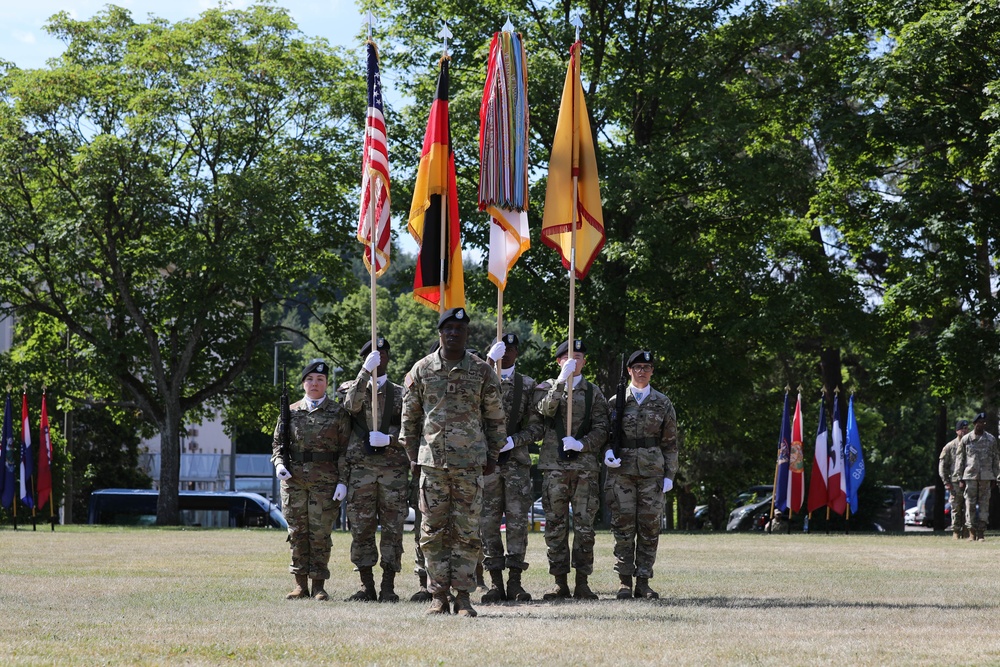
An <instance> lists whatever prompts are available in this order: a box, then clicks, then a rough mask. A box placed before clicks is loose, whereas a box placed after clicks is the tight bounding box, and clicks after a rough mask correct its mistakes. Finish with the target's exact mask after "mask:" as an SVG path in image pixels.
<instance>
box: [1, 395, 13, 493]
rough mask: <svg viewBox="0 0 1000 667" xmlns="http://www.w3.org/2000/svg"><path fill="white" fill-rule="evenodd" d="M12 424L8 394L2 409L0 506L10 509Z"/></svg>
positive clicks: (11, 490)
mask: <svg viewBox="0 0 1000 667" xmlns="http://www.w3.org/2000/svg"><path fill="white" fill-rule="evenodd" d="M14 485H15V482H14V424H13V422H12V421H11V414H10V394H7V401H6V403H5V404H4V408H3V491H2V492H0V505H2V506H3V507H4V508H5V509H10V508H11V507H12V506H13V505H14Z"/></svg>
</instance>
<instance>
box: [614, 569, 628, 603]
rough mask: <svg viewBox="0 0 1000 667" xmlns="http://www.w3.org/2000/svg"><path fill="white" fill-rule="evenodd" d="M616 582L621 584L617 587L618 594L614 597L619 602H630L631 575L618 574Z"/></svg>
mask: <svg viewBox="0 0 1000 667" xmlns="http://www.w3.org/2000/svg"><path fill="white" fill-rule="evenodd" d="M618 581H620V582H621V584H620V585H619V586H618V593H617V594H616V595H615V597H616V598H617V599H619V600H631V599H632V575H631V574H619V575H618Z"/></svg>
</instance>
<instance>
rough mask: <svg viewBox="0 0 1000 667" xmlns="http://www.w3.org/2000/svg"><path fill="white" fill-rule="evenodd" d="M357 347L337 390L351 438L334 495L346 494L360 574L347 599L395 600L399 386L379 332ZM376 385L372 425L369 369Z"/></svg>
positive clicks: (403, 474)
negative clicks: (352, 366) (353, 369)
mask: <svg viewBox="0 0 1000 667" xmlns="http://www.w3.org/2000/svg"><path fill="white" fill-rule="evenodd" d="M376 347H377V349H376V350H375V351H372V342H371V341H370V340H369V341H367V342H366V343H365V344H364V346H363V347H362V348H361V353H360V354H361V357H362V358H363V359H364V364H362V367H361V371H360V372H359V373H358V377H357V378H356V379H355V380H354V381H353V382H345V383H344V384H343V385H341V387H340V389H339V393H340V396H341V400H342V402H343V405H344V409H346V410H347V411H348V412H349V413H350V414H351V441H350V443H349V444H348V446H347V452H346V454H345V455H344V458H343V459H341V471H340V472H341V475H342V476H343V480H344V482H345V483H342V484H340V485H338V486H337V493H338V495H340V496H341V497H343V495H344V494H346V497H347V520H348V522H349V523H350V525H351V562H352V563H354V565H355V567H357V568H358V572H359V573H360V575H361V588H360V589H359V590H358V592H357V593H355V594H354V595H352V596H351V597H349V598H348V600H358V601H373V600H376V599H377V600H378V601H379V602H398V601H399V596H397V595H396V591H395V579H396V573H397V572H399V571H400V569H402V556H403V523H404V522H405V521H406V513H407V504H406V501H407V476H408V475H409V472H410V460H409V458H407V456H406V451H404V450H403V447H402V446H401V445H400V444H399V425H400V415H401V414H402V411H403V387H402V386H400V385H398V384H393V383H392V382H389V379H388V377H387V376H386V369H387V368H388V367H389V341H387V340H386V339H385V338H383V337H382V336H379V337H378V338H377V340H376ZM373 372H374V373H376V374H377V375H376V378H377V380H376V381H377V382H378V385H379V389H378V420H379V423H378V427H377V428H376V427H375V425H374V424H372V389H371V379H372V373H373ZM379 526H382V538H381V541H380V543H381V547H382V548H381V552H382V553H381V563H380V565H381V567H382V583H381V586H380V587H379V592H378V595H377V596H376V594H375V576H374V574H373V573H372V568H373V567H375V564H376V563H379V550H378V549H376V547H375V533H376V531H377V530H378V527H379Z"/></svg>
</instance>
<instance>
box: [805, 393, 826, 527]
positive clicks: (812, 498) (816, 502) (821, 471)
mask: <svg viewBox="0 0 1000 667" xmlns="http://www.w3.org/2000/svg"><path fill="white" fill-rule="evenodd" d="M825 402H826V401H824V400H822V399H820V402H819V427H818V428H817V430H816V448H815V449H814V452H815V456H814V457H813V467H812V476H811V477H810V478H809V511H810V512H815V511H816V510H818V509H819V508H821V507H824V506H826V476H827V473H828V470H829V460H828V459H829V453H830V441H829V438H828V437H827V436H828V434H827V432H826V412H825V411H824V408H825V407H826V406H825V405H824V403H825Z"/></svg>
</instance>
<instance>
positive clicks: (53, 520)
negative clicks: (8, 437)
mask: <svg viewBox="0 0 1000 667" xmlns="http://www.w3.org/2000/svg"><path fill="white" fill-rule="evenodd" d="M45 389H46V387H45V385H44V384H43V385H42V407H44V408H45V418H46V420H47V419H48V414H49V413H48V407H47V406H46V404H45ZM39 419H40V418H39ZM39 426H41V423H39ZM40 435H41V437H40V438H39V440H40V441H41V442H45V441H48V442H49V443H51V438H46V437H45V432H44V431H43V432H41V433H40ZM49 450H50V444H46V446H45V457H46V459H48V456H49ZM38 451H39V453H41V443H39V447H38ZM48 470H49V479H50V480H51V479H52V462H51V461H49V467H48ZM35 481H36V482H37V481H38V480H35ZM54 502H55V501H54V500H53V497H52V483H51V482H50V483H49V524H50V525H51V526H52V532H53V533H54V532H56V513H55V510H54V509H53V504H54Z"/></svg>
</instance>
